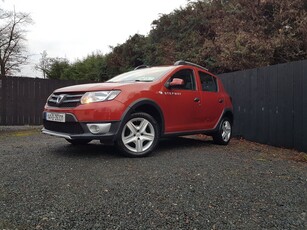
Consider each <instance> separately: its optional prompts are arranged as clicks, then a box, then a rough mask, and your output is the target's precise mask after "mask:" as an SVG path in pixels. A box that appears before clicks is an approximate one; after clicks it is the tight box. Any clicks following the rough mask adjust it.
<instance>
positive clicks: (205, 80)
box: [199, 72, 217, 92]
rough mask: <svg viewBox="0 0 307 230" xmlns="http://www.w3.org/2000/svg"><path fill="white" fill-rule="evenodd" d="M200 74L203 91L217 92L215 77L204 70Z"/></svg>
mask: <svg viewBox="0 0 307 230" xmlns="http://www.w3.org/2000/svg"><path fill="white" fill-rule="evenodd" d="M199 76H200V82H201V87H202V90H203V91H207V92H217V83H216V78H215V77H213V76H211V75H210V74H207V73H204V72H199Z"/></svg>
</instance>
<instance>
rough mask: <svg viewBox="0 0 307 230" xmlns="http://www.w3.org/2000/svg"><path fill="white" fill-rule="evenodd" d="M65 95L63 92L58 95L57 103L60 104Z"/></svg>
mask: <svg viewBox="0 0 307 230" xmlns="http://www.w3.org/2000/svg"><path fill="white" fill-rule="evenodd" d="M65 97H66V95H65V94H61V95H59V96H58V98H57V99H56V103H57V105H59V104H61V103H62V102H63V101H64V99H65Z"/></svg>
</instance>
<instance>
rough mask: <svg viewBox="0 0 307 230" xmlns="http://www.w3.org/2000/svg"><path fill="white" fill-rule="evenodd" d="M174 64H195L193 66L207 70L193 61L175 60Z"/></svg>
mask: <svg viewBox="0 0 307 230" xmlns="http://www.w3.org/2000/svg"><path fill="white" fill-rule="evenodd" d="M174 65H190V66H195V67H198V68H201V69H204V70H207V71H208V69H207V68H205V67H203V66H200V65H197V64H195V63H193V62H188V61H184V60H179V61H176V62H175V63H174Z"/></svg>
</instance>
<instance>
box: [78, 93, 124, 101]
mask: <svg viewBox="0 0 307 230" xmlns="http://www.w3.org/2000/svg"><path fill="white" fill-rule="evenodd" d="M118 94H120V90H111V91H97V92H87V93H85V94H84V95H83V96H82V97H81V104H88V103H92V102H100V101H111V100H113V99H114V98H115V97H117V95H118Z"/></svg>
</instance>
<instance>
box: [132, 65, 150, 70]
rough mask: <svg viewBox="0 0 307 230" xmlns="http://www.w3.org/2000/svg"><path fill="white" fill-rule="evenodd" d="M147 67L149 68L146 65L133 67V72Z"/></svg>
mask: <svg viewBox="0 0 307 230" xmlns="http://www.w3.org/2000/svg"><path fill="white" fill-rule="evenodd" d="M149 67H150V66H148V65H139V66H137V67H135V69H134V70H137V69H144V68H149Z"/></svg>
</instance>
